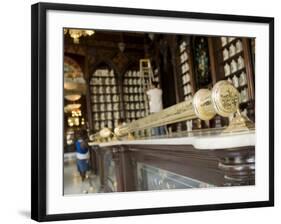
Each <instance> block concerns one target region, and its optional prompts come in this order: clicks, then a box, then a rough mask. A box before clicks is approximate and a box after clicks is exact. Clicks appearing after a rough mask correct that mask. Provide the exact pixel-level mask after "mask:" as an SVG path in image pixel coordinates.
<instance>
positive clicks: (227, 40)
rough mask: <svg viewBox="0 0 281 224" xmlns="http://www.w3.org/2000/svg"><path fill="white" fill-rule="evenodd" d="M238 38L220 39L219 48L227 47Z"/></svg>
mask: <svg viewBox="0 0 281 224" xmlns="http://www.w3.org/2000/svg"><path fill="white" fill-rule="evenodd" d="M236 39H238V38H236V37H221V46H222V47H224V46H225V45H227V44H228V43H230V42H232V41H234V40H236Z"/></svg>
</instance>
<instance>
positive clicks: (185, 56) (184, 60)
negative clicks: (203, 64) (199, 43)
mask: <svg viewBox="0 0 281 224" xmlns="http://www.w3.org/2000/svg"><path fill="white" fill-rule="evenodd" d="M187 60H188V54H187V53H186V52H183V53H182V54H181V55H180V61H181V63H184V62H186V61H187Z"/></svg>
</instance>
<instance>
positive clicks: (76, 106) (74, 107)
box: [64, 103, 81, 113]
mask: <svg viewBox="0 0 281 224" xmlns="http://www.w3.org/2000/svg"><path fill="white" fill-rule="evenodd" d="M80 107H81V104H79V103H73V104H68V105H66V106H65V107H64V112H65V113H70V112H72V111H73V110H77V109H79V108H80Z"/></svg>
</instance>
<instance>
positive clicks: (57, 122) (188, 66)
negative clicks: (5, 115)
mask: <svg viewBox="0 0 281 224" xmlns="http://www.w3.org/2000/svg"><path fill="white" fill-rule="evenodd" d="M31 52H32V54H31V55H32V74H31V75H32V119H31V120H32V124H31V125H32V200H31V201H32V207H31V216H32V219H34V220H37V221H53V220H69V219H84V218H98V217H115V216H131V215H145V214H161V213H176V212H191V211H206V210H220V209H235V208H252V207H265V206H273V205H274V18H269V17H253V16H249V15H247V16H246V15H243V16H241V15H223V14H209V13H196V12H182V11H162V10H151V9H135V8H116V7H102V6H89V5H69V4H55V3H38V4H35V5H32V49H31Z"/></svg>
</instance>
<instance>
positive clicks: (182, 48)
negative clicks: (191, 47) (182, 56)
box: [179, 41, 187, 52]
mask: <svg viewBox="0 0 281 224" xmlns="http://www.w3.org/2000/svg"><path fill="white" fill-rule="evenodd" d="M186 45H187V44H186V42H185V41H183V42H182V43H181V44H180V47H179V48H180V52H183V51H184V50H185V49H186Z"/></svg>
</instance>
